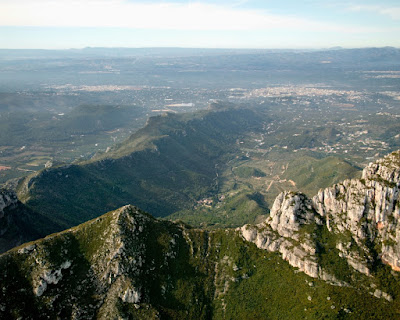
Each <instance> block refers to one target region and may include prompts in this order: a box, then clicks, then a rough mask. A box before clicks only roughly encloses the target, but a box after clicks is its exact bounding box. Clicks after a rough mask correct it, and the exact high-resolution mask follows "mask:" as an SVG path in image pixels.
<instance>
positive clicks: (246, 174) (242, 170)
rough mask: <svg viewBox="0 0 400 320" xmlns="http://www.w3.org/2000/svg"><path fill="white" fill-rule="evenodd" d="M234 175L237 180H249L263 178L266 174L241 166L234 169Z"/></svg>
mask: <svg viewBox="0 0 400 320" xmlns="http://www.w3.org/2000/svg"><path fill="white" fill-rule="evenodd" d="M233 172H234V174H235V175H237V176H238V177H239V178H251V177H265V176H266V174H265V173H264V172H262V171H261V170H260V169H257V168H252V167H247V166H242V167H238V168H235V169H234V170H233Z"/></svg>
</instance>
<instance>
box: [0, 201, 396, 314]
mask: <svg viewBox="0 0 400 320" xmlns="http://www.w3.org/2000/svg"><path fill="white" fill-rule="evenodd" d="M324 233H325V231H324V230H322V229H321V236H322V237H323V239H322V240H323V241H325V240H326V241H327V247H326V249H328V247H329V241H330V240H329V239H327V238H326V239H325V238H324ZM121 244H123V246H122V247H121ZM27 246H28V247H20V248H16V249H14V250H12V251H10V252H8V253H6V254H4V255H2V256H0V267H1V268H2V270H3V272H2V273H1V274H0V281H1V283H2V287H3V289H2V290H1V291H0V301H1V303H2V308H1V309H0V316H1V318H2V319H7V318H15V317H24V318H31V316H32V312H36V311H37V312H39V313H37V314H38V315H42V316H43V317H44V318H45V317H56V316H59V317H63V318H70V317H71V316H72V313H73V312H78V313H79V314H80V315H81V318H85V319H86V318H93V317H94V316H95V315H96V316H97V317H100V318H109V317H110V316H116V315H120V316H124V317H127V318H138V319H151V318H154V317H156V316H160V317H161V318H167V319H182V318H185V319H249V318H251V319H272V320H274V319H294V320H296V319H305V318H308V319H396V318H397V317H398V309H397V308H396V306H397V305H398V300H397V299H396V297H397V295H396V293H398V292H399V288H397V287H393V285H391V287H390V288H388V289H389V290H390V293H391V294H393V296H394V297H395V301H394V302H392V303H389V302H387V301H386V300H384V299H377V298H375V297H373V296H372V295H370V294H369V293H368V289H363V288H362V287H361V288H359V289H355V288H352V287H339V286H332V285H329V284H327V283H325V282H323V281H320V280H317V279H312V278H310V277H308V276H306V275H304V274H303V273H301V272H300V273H299V272H297V271H296V270H295V269H294V268H293V267H291V266H290V265H289V264H288V263H287V262H286V261H284V260H282V259H281V258H280V256H279V255H278V254H274V253H269V252H267V251H264V250H261V249H258V248H257V247H256V246H255V245H254V244H252V243H248V242H246V241H244V240H243V239H242V238H241V237H240V236H239V235H238V234H237V233H236V232H235V231H233V230H231V231H227V230H217V231H212V232H208V231H204V230H199V229H188V228H186V227H184V226H183V225H177V224H173V223H171V222H168V221H159V220H155V219H153V218H152V217H151V216H150V215H147V214H145V213H143V212H141V211H137V210H136V209H134V208H132V207H128V208H124V209H121V210H118V211H116V212H110V213H108V214H106V215H104V216H102V217H99V218H97V219H95V220H93V221H89V222H87V223H85V224H83V225H80V226H78V227H76V228H74V229H71V230H66V231H64V232H62V233H59V234H55V235H51V236H49V237H47V238H45V239H43V240H39V241H36V242H33V243H29V244H27ZM24 248H25V249H24ZM120 248H122V249H120ZM18 250H25V253H18ZM323 254H324V253H322V252H321V255H323ZM327 254H328V253H327ZM321 259H322V260H321V262H324V261H323V260H324V258H323V257H322V258H321ZM67 261H69V262H71V264H66V262H67ZM138 261H142V263H138ZM111 264H113V265H119V266H120V267H119V268H117V269H115V268H114V269H113V268H111V269H108V268H109V266H110V265H111ZM63 265H64V267H62V266H63ZM60 266H61V267H60ZM58 269H60V270H61V275H62V276H60V277H59V280H58V281H57V283H50V284H48V285H47V287H46V288H45V290H44V291H43V293H42V294H41V295H39V296H35V295H34V292H37V291H35V290H37V286H38V282H37V281H38V280H39V279H41V278H40V277H41V276H42V277H43V274H44V272H52V273H53V274H55V270H58ZM107 270H108V271H107ZM111 270H114V271H111ZM107 272H111V273H107ZM387 272H388V270H387V269H382V270H379V271H377V275H378V276H379V277H378V278H379V279H382V281H384V280H383V279H386V278H387V277H386V276H387V274H386V273H387ZM108 274H114V276H110V278H108V276H107V277H104V275H108ZM385 274H386V275H385ZM109 279H110V280H109ZM390 283H392V282H391V281H390ZM383 284H384V283H383ZM384 285H385V284H384ZM129 288H134V290H138V292H140V299H139V300H138V301H137V302H135V303H129V302H124V300H123V299H122V298H121V297H122V296H123V294H124V292H125V291H126V290H128V289H129ZM61 293H62V294H61ZM100 302H101V303H100Z"/></svg>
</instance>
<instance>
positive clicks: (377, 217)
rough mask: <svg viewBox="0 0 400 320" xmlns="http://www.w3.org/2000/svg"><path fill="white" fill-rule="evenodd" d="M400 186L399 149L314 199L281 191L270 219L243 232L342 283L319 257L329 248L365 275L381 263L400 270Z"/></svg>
mask: <svg viewBox="0 0 400 320" xmlns="http://www.w3.org/2000/svg"><path fill="white" fill-rule="evenodd" d="M399 186H400V151H397V152H393V153H391V154H389V155H388V156H386V157H385V158H384V159H381V160H378V161H376V162H375V163H370V164H369V165H368V166H367V167H366V168H365V169H364V170H363V173H362V177H361V178H360V179H351V180H345V181H343V182H342V183H338V184H335V185H334V186H332V187H330V188H326V189H323V190H320V191H319V192H318V194H317V195H315V196H314V197H313V198H311V199H309V198H307V197H306V196H305V195H303V194H301V193H293V192H283V193H281V194H280V195H279V196H278V197H277V198H276V200H275V202H274V204H273V207H272V209H271V212H270V216H269V217H268V218H267V219H266V221H264V222H263V223H261V224H259V225H256V226H251V225H246V226H243V227H242V228H241V229H240V232H241V233H242V235H243V237H244V238H245V239H246V240H248V241H251V242H254V243H255V244H256V245H257V246H258V247H259V248H262V249H266V250H268V251H277V252H280V253H281V254H282V257H283V258H284V259H285V260H287V261H288V262H289V263H290V264H291V265H292V266H294V267H297V268H299V269H300V270H301V271H303V272H305V273H306V274H308V275H309V276H311V277H315V278H317V277H318V278H321V279H324V280H327V281H330V282H332V283H336V284H340V285H345V282H343V281H341V280H340V279H337V277H336V276H335V275H334V274H331V273H330V272H329V270H327V269H329V268H326V267H325V266H324V264H323V263H322V262H321V261H322V260H323V259H322V258H323V257H322V255H323V254H325V252H326V251H330V252H334V253H335V254H336V255H337V258H338V260H339V261H342V262H343V261H344V262H345V263H346V264H347V266H349V267H351V269H352V270H353V271H356V272H360V273H362V274H364V275H367V276H369V275H371V272H372V271H373V270H374V269H375V268H376V266H377V265H379V264H381V263H384V264H387V265H389V266H390V267H391V268H392V269H393V270H394V271H400V245H399V244H400V219H399V216H400V205H399ZM381 296H382V295H381ZM385 297H386V296H385ZM387 299H390V297H388V298H387Z"/></svg>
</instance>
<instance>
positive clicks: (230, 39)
mask: <svg viewBox="0 0 400 320" xmlns="http://www.w3.org/2000/svg"><path fill="white" fill-rule="evenodd" d="M89 46H90V47H166V46H170V47H209V48H323V47H325V48H326V47H332V46H343V47H371V46H379V47H380V46H395V47H400V1H399V0H379V1H376V0H354V1H352V0H346V1H342V0H302V1H301V0H273V1H272V0H271V1H269V0H237V1H235V0H231V1H228V0H214V1H211V0H210V1H201V0H198V1H195V0H192V1H188V0H185V1H184V0H153V1H151V0H0V48H45V49H52V48H54V49H64V48H65V49H67V48H83V47H89Z"/></svg>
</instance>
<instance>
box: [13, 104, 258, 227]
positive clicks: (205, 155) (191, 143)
mask: <svg viewBox="0 0 400 320" xmlns="http://www.w3.org/2000/svg"><path fill="white" fill-rule="evenodd" d="M260 125H261V120H260V119H259V117H258V116H257V114H256V113H255V112H254V111H252V110H250V109H240V108H234V109H218V110H208V111H205V112H200V113H197V114H194V115H189V116H188V115H186V114H165V115H162V116H157V117H153V118H150V119H149V121H148V123H147V125H146V126H145V127H144V128H143V129H141V130H139V131H138V132H136V133H135V134H133V135H132V136H131V137H130V138H129V139H128V140H126V141H125V142H124V143H122V144H120V145H117V146H116V147H115V148H114V149H113V150H111V151H109V152H108V153H105V154H103V155H98V157H97V158H95V159H94V160H92V161H88V162H84V163H81V164H72V165H64V166H58V167H57V166H56V167H51V168H47V169H44V170H41V171H39V172H38V173H35V174H33V175H31V176H29V177H27V178H26V179H24V180H23V181H21V182H20V184H19V186H18V188H17V190H18V197H19V199H21V201H22V202H24V203H25V204H26V205H27V206H28V207H29V208H31V209H32V210H34V211H37V212H41V213H42V214H44V215H45V216H46V217H48V218H49V219H50V220H51V221H54V222H55V223H57V224H58V225H60V226H62V227H63V228H67V227H70V226H73V225H76V224H79V223H82V222H85V221H87V220H89V219H91V218H94V217H96V216H98V215H99V213H100V214H101V213H105V212H107V211H109V210H112V209H115V208H117V207H120V206H122V205H125V204H127V203H135V205H138V206H139V207H141V208H143V209H144V210H146V211H148V212H151V213H152V214H153V215H155V216H166V215H168V214H171V213H172V212H175V211H177V210H180V209H183V208H189V207H191V206H192V205H193V204H194V203H195V201H196V200H197V199H198V198H199V197H200V196H201V195H203V194H207V193H209V192H211V191H212V190H213V189H214V188H215V186H214V183H213V179H214V178H215V175H216V169H215V166H216V165H217V164H220V163H221V165H223V163H224V162H225V160H224V159H226V158H229V157H230V156H231V155H232V154H233V153H234V152H235V141H236V139H237V138H238V137H240V135H243V134H244V133H246V132H248V131H249V130H252V129H257V127H259V126H260Z"/></svg>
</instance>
